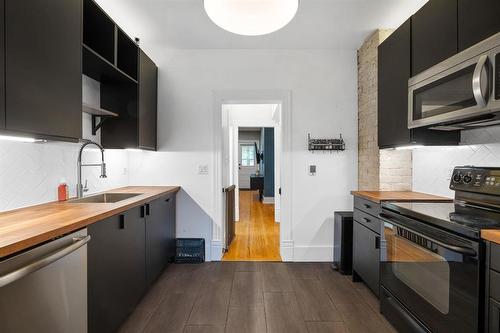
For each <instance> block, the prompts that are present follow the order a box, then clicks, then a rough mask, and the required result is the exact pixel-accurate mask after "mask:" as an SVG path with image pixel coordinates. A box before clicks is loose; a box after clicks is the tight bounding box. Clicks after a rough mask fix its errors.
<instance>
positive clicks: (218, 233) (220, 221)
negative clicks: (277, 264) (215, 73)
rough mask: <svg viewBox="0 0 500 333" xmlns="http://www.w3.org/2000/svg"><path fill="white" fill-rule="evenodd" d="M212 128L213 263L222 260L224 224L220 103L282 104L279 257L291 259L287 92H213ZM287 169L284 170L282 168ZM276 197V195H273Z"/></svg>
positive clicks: (290, 185)
mask: <svg viewBox="0 0 500 333" xmlns="http://www.w3.org/2000/svg"><path fill="white" fill-rule="evenodd" d="M213 94H214V105H213V117H214V118H213V119H214V120H213V121H214V123H213V128H214V137H213V140H214V142H213V145H214V152H215V154H214V161H213V168H214V178H213V183H214V193H213V195H214V210H213V211H214V220H213V223H212V242H211V250H212V251H211V253H212V260H214V261H218V260H221V259H222V251H223V246H224V235H225V223H224V206H223V193H222V188H223V186H227V185H229V184H223V179H224V178H223V175H222V172H223V164H224V158H223V146H224V144H223V140H224V135H223V128H222V117H223V115H222V105H223V104H281V149H282V153H281V161H282V162H281V165H280V167H281V172H280V174H281V191H282V194H281V196H280V197H281V223H280V254H281V258H282V260H283V261H292V260H293V238H292V225H293V224H292V214H291V210H292V171H293V170H292V163H291V158H292V156H291V152H292V149H291V147H292V140H291V133H292V122H291V120H292V119H291V118H292V108H291V91H289V90H219V91H214V92H213ZM285 166H286V167H285ZM275 195H278V193H276V194H275Z"/></svg>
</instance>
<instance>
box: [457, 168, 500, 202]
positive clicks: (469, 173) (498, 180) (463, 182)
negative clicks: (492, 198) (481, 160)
mask: <svg viewBox="0 0 500 333" xmlns="http://www.w3.org/2000/svg"><path fill="white" fill-rule="evenodd" d="M450 189H452V190H455V191H467V192H476V193H487V194H497V195H500V168H480V167H471V166H464V167H456V168H455V170H453V175H452V176H451V181H450Z"/></svg>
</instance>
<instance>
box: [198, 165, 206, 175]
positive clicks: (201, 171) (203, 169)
mask: <svg viewBox="0 0 500 333" xmlns="http://www.w3.org/2000/svg"><path fill="white" fill-rule="evenodd" d="M198 174H199V175H208V165H199V166H198Z"/></svg>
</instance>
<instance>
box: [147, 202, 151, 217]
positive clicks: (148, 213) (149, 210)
mask: <svg viewBox="0 0 500 333" xmlns="http://www.w3.org/2000/svg"><path fill="white" fill-rule="evenodd" d="M150 212H151V209H150V208H149V204H146V216H149V215H150Z"/></svg>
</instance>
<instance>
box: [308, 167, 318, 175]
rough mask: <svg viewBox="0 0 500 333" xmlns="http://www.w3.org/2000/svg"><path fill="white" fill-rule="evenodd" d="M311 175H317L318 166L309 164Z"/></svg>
mask: <svg viewBox="0 0 500 333" xmlns="http://www.w3.org/2000/svg"><path fill="white" fill-rule="evenodd" d="M309 176H316V166H315V165H310V166H309Z"/></svg>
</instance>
